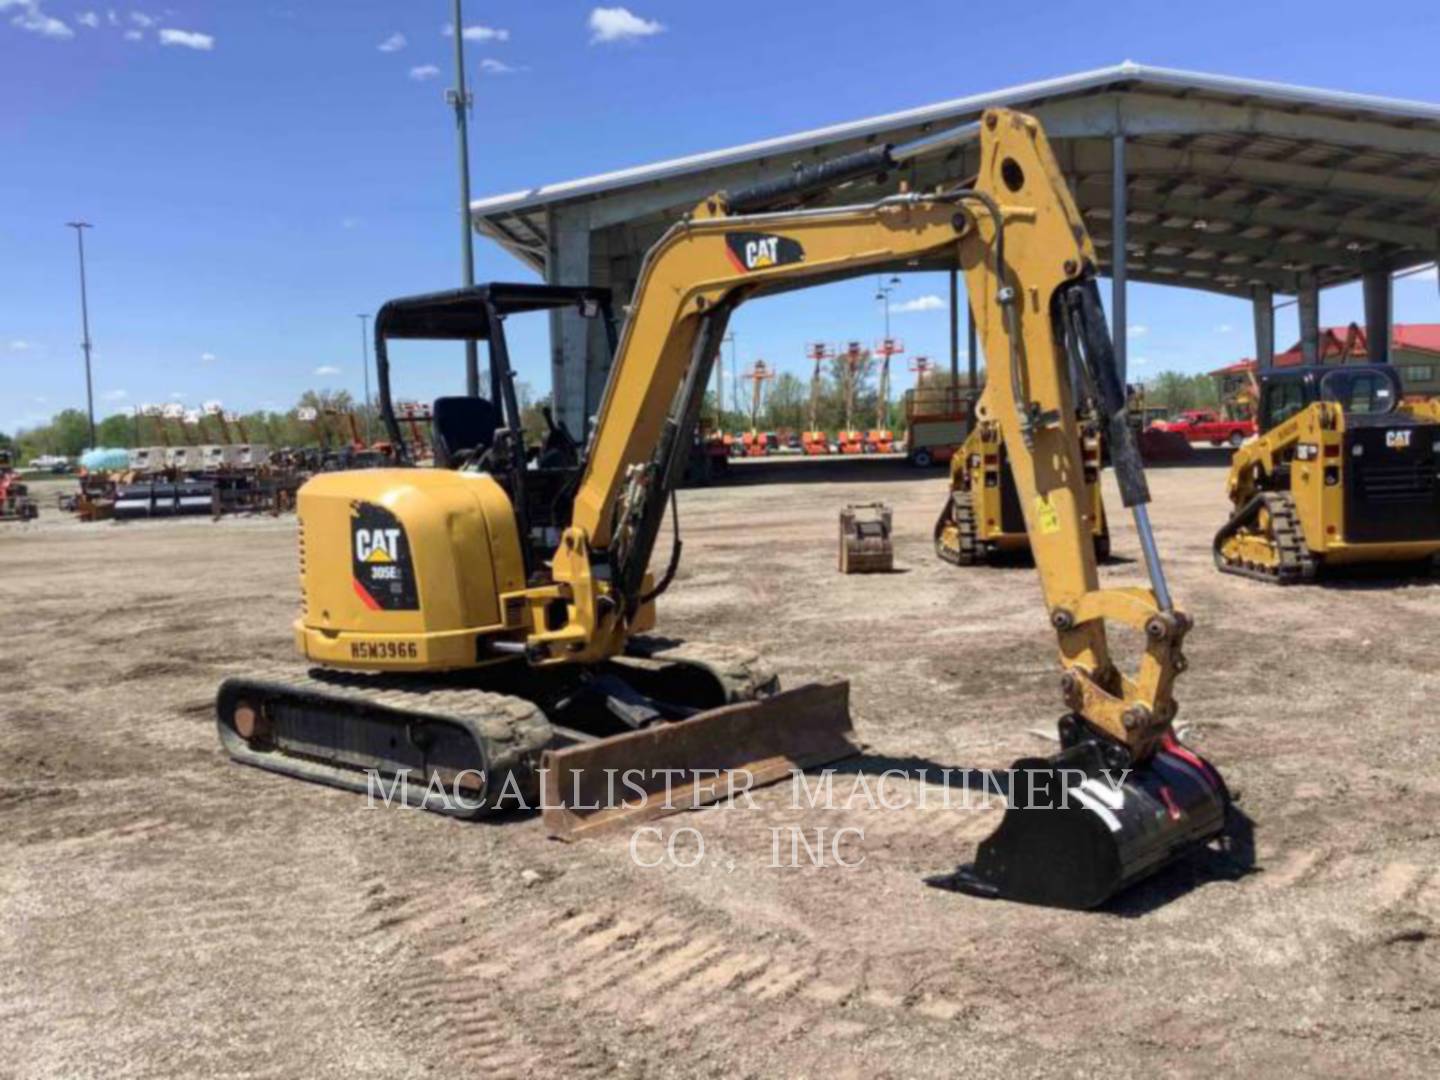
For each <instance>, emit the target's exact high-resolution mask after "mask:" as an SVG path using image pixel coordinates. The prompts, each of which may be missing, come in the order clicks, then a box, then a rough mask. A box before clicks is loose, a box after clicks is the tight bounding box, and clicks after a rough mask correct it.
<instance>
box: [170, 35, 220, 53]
mask: <svg viewBox="0 0 1440 1080" xmlns="http://www.w3.org/2000/svg"><path fill="white" fill-rule="evenodd" d="M160 44H161V45H179V46H180V47H181V48H183V49H198V50H199V51H200V52H209V51H210V50H211V49H213V48H215V39H214V37H212V36H211V35H209V34H202V33H199V32H198V31H195V30H161V31H160Z"/></svg>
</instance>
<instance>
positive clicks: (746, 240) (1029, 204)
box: [531, 110, 1226, 907]
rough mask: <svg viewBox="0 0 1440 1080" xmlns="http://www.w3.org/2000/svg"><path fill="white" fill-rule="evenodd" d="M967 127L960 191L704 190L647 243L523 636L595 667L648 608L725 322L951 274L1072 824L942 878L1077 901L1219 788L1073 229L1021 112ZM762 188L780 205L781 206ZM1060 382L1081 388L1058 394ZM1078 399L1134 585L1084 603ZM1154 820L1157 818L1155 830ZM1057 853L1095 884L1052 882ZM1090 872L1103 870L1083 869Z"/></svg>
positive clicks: (1181, 831)
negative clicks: (1194, 710) (1054, 655)
mask: <svg viewBox="0 0 1440 1080" xmlns="http://www.w3.org/2000/svg"><path fill="white" fill-rule="evenodd" d="M966 134H967V136H968V137H976V138H978V139H979V141H980V172H979V175H978V176H977V177H976V179H975V181H974V183H973V184H972V185H970V186H966V187H961V188H955V189H951V190H946V191H937V192H932V193H925V194H919V193H907V194H902V195H898V196H893V197H890V198H887V199H883V200H881V201H879V202H877V203H874V204H871V205H866V206H854V207H839V208H834V209H812V210H793V211H784V212H777V213H758V214H735V213H734V212H733V210H734V208H735V207H736V206H740V207H745V206H747V205H753V203H754V202H755V201H757V199H759V198H760V197H759V196H756V195H755V194H753V193H751V194H747V195H742V196H737V197H735V198H727V197H725V196H724V195H716V196H713V197H711V198H710V199H707V200H705V201H704V202H702V203H701V204H700V205H699V206H697V207H696V208H695V210H694V211H693V212H692V213H691V214H690V215H688V216H687V217H686V218H685V220H683V221H682V222H681V223H680V224H678V225H676V226H675V227H673V228H672V229H671V230H670V231H669V232H668V233H666V235H665V236H664V237H662V238H661V240H660V241H659V242H658V243H657V244H656V245H655V247H654V248H652V249H651V251H650V253H649V255H648V256H647V258H646V261H645V264H644V267H643V268H642V271H641V274H640V279H639V281H638V283H637V285H636V289H635V294H634V301H633V304H632V311H633V314H632V316H631V318H630V321H629V322H628V323H627V325H626V328H625V332H624V335H623V336H622V338H621V340H620V345H619V350H618V354H617V357H616V362H615V365H614V369H613V373H612V376H611V379H610V382H609V385H608V387H607V392H606V395H605V399H604V402H603V404H602V406H601V410H600V417H599V425H598V428H597V431H596V436H595V442H594V446H593V448H592V452H591V455H590V457H589V460H588V462H587V464H586V469H585V473H584V476H583V477H582V479H581V483H580V486H579V488H578V490H577V494H576V500H575V516H574V522H573V526H572V528H571V529H570V530H569V531H568V532H567V534H566V543H565V544H564V545H562V555H561V557H559V558H557V560H556V564H555V576H556V579H557V582H561V583H563V584H564V586H565V587H566V588H567V589H568V591H569V594H570V595H571V596H572V597H573V598H574V602H573V604H572V606H571V611H572V612H573V615H574V617H573V619H572V620H571V621H569V622H567V624H566V625H565V626H564V627H562V628H559V629H557V630H554V631H549V632H546V633H541V634H538V635H535V636H534V637H533V638H532V639H531V640H532V644H533V645H538V646H542V647H545V648H548V649H551V650H552V654H551V655H552V658H558V656H559V655H560V654H561V650H568V652H569V654H570V655H572V656H579V657H582V658H583V657H585V656H602V655H605V654H606V653H607V652H609V651H611V650H614V649H615V648H617V647H618V646H619V644H620V643H621V642H623V640H624V637H625V629H624V625H625V621H626V620H627V619H628V618H632V617H636V616H637V615H638V614H639V609H640V607H642V606H643V604H644V603H646V602H648V600H649V599H650V598H651V597H650V596H649V595H646V596H643V597H642V596H637V591H638V590H639V589H640V588H641V587H642V582H643V580H644V579H643V573H644V569H645V567H647V566H648V564H649V560H650V555H651V553H652V550H653V545H654V541H655V536H656V532H657V531H658V528H659V523H660V514H661V513H662V512H663V510H664V508H665V506H666V500H667V499H668V497H669V494H670V492H671V491H672V490H673V486H674V481H675V478H676V475H677V473H676V465H677V463H676V459H675V458H676V454H677V452H678V451H679V450H680V449H681V448H683V447H687V446H688V444H689V438H690V432H691V431H692V430H693V427H694V423H695V419H696V417H697V416H698V410H699V403H700V397H701V395H702V394H703V392H704V388H705V386H706V385H707V383H708V380H709V375H710V365H711V364H712V363H713V361H714V357H715V355H716V352H717V350H718V348H719V343H720V341H721V339H722V338H723V336H724V333H725V326H726V320H727V319H728V317H729V315H730V313H731V311H733V310H734V308H735V307H736V306H738V305H739V304H740V303H742V302H744V301H746V300H749V299H752V298H754V297H757V296H763V295H765V294H767V293H770V292H777V291H781V290H785V289H792V288H796V287H798V286H800V285H803V284H806V283H813V282H819V281H827V280H834V279H836V278H838V277H844V276H854V275H858V274H863V273H866V272H870V271H873V270H876V269H881V268H885V267H893V266H897V265H906V264H915V263H919V262H922V261H925V260H930V261H931V262H935V261H945V260H949V261H953V262H956V263H958V265H959V266H960V268H961V270H962V271H963V273H964V276H965V281H966V285H967V288H968V290H969V293H970V296H971V305H972V308H973V309H974V311H975V316H976V321H977V326H978V331H979V334H980V339H981V342H982V345H983V349H984V353H985V355H986V357H987V358H988V363H989V378H988V381H987V384H986V390H985V394H984V395H983V397H982V398H981V400H980V403H979V406H978V410H977V411H978V416H979V419H980V420H981V421H982V422H993V423H996V424H998V425H999V427H1000V429H1001V431H1002V433H1003V437H1004V441H1005V444H1006V445H1007V447H1009V448H1010V467H1011V469H1012V471H1013V475H1014V480H1015V484H1016V488H1017V492H1018V495H1019V499H1020V503H1021V507H1022V510H1023V513H1024V519H1025V527H1026V531H1027V533H1028V534H1029V538H1030V545H1031V549H1032V551H1033V553H1034V556H1035V563H1036V566H1037V568H1038V570H1039V574H1040V581H1041V586H1042V591H1043V595H1044V599H1045V604H1046V609H1047V612H1048V614H1049V620H1050V623H1051V625H1052V627H1053V628H1054V630H1055V632H1056V635H1057V638H1058V645H1059V651H1060V660H1061V667H1062V676H1061V681H1060V685H1061V692H1062V697H1063V699H1064V702H1065V705H1066V708H1067V709H1068V710H1069V711H1068V713H1067V714H1066V716H1065V717H1064V719H1063V720H1062V722H1061V739H1062V746H1063V750H1062V755H1061V757H1060V759H1057V761H1056V762H1053V763H1048V764H1045V765H1043V766H1039V765H1036V764H1035V763H1034V762H1029V763H1027V769H1029V770H1031V771H1034V770H1035V769H1037V768H1042V769H1043V770H1047V771H1048V772H1047V775H1050V774H1053V776H1054V777H1055V778H1056V779H1057V781H1059V782H1060V784H1061V788H1062V789H1063V791H1064V792H1065V793H1066V794H1067V795H1068V794H1069V793H1071V792H1074V794H1075V798H1074V799H1073V800H1071V801H1070V805H1071V806H1074V807H1078V808H1079V809H1078V810H1075V811H1074V812H1073V813H1071V814H1070V815H1069V816H1065V815H1057V814H1050V815H1042V813H1041V811H1040V810H1038V809H1037V810H1031V809H1013V810H1011V811H1010V813H1008V814H1007V817H1006V823H1005V825H1003V826H1002V828H1001V830H1000V832H999V833H997V835H996V836H995V837H992V838H991V840H990V841H987V843H986V845H982V848H981V854H980V858H979V859H978V860H977V863H976V865H975V866H974V867H972V868H969V869H968V870H966V871H965V872H963V873H962V874H961V875H960V876H959V877H958V878H957V879H956V883H957V884H958V885H960V886H962V887H966V888H970V889H972V890H973V891H977V892H982V893H987V894H996V895H1006V896H1011V897H1013V898H1016V899H1021V900H1033V901H1037V902H1045V903H1058V904H1068V905H1070V906H1078V907H1086V906H1092V905H1093V904H1096V903H1099V902H1101V901H1103V900H1104V899H1105V898H1106V897H1108V896H1109V895H1112V894H1113V893H1114V892H1115V891H1116V890H1118V889H1119V888H1122V887H1123V886H1124V885H1125V884H1127V883H1128V882H1129V881H1132V880H1134V879H1135V878H1136V877H1137V876H1143V875H1144V874H1145V873H1148V872H1150V870H1152V869H1154V868H1155V866H1157V865H1160V864H1163V863H1164V862H1166V861H1168V860H1169V859H1170V858H1172V857H1174V855H1176V854H1177V853H1179V852H1181V851H1184V850H1186V849H1188V848H1189V847H1190V846H1192V845H1193V844H1195V843H1197V842H1201V841H1203V840H1206V839H1209V838H1210V837H1213V836H1215V835H1216V834H1218V833H1219V832H1220V830H1221V828H1222V826H1223V821H1224V815H1225V807H1226V795H1225V793H1224V788H1223V785H1222V784H1221V783H1220V782H1219V778H1218V776H1217V775H1216V774H1215V773H1214V771H1213V770H1212V769H1210V768H1209V767H1208V766H1207V765H1205V764H1204V763H1203V762H1200V761H1199V759H1198V758H1195V757H1194V755H1193V754H1190V753H1189V751H1186V750H1184V749H1183V748H1182V747H1180V746H1179V745H1178V743H1177V742H1176V740H1175V736H1174V734H1173V730H1172V726H1171V722H1172V720H1173V718H1174V715H1175V711H1176V705H1175V701H1174V697H1173V687H1174V680H1175V677H1176V676H1177V675H1178V674H1179V673H1180V672H1181V671H1182V670H1183V668H1184V663H1185V661H1184V657H1183V654H1182V652H1181V646H1182V644H1183V641H1184V638H1185V634H1186V633H1187V631H1188V630H1189V628H1190V620H1189V618H1188V617H1187V616H1186V615H1185V614H1184V613H1183V612H1181V611H1179V610H1178V609H1177V608H1176V607H1175V606H1174V603H1173V601H1172V599H1171V596H1170V593H1169V589H1168V586H1167V584H1166V581H1165V576H1164V571H1163V568H1162V566H1161V564H1160V558H1159V553H1158V550H1157V548H1156V545H1155V540H1154V535H1153V532H1152V530H1151V527H1150V522H1149V518H1148V514H1147V510H1146V504H1147V503H1148V501H1149V492H1148V489H1147V487H1146V483H1145V476H1144V470H1143V468H1142V466H1141V463H1140V457H1139V452H1138V449H1137V448H1136V445H1135V440H1134V435H1133V433H1132V431H1131V430H1130V427H1129V425H1128V422H1127V417H1126V410H1125V393H1124V386H1123V383H1122V380H1121V379H1120V376H1119V373H1118V369H1117V367H1116V364H1115V358H1114V351H1113V347H1112V344H1111V341H1110V337H1109V332H1108V330H1107V328H1106V324H1105V320H1104V313H1103V310H1102V308H1101V304H1100V299H1099V292H1098V288H1097V285H1096V272H1097V260H1096V257H1095V252H1094V248H1093V246H1092V244H1091V241H1090V238H1089V235H1088V233H1087V232H1086V230H1085V227H1084V222H1083V219H1082V218H1081V215H1080V212H1079V210H1078V208H1077V207H1076V205H1075V202H1074V200H1073V198H1072V197H1071V195H1070V192H1069V189H1068V187H1067V185H1066V183H1065V180H1064V177H1063V175H1062V174H1061V172H1060V170H1059V166H1058V164H1057V163H1056V161H1055V158H1054V156H1053V154H1052V153H1051V151H1050V148H1049V145H1048V142H1047V141H1046V139H1045V136H1044V133H1043V131H1042V130H1041V128H1040V126H1039V124H1038V123H1037V122H1036V121H1035V120H1034V119H1033V118H1030V117H1028V116H1024V115H1021V114H1018V113H1013V112H1009V111H1006V110H992V111H990V112H987V113H986V114H985V116H984V118H983V120H982V122H981V123H980V124H979V125H978V126H977V127H976V128H975V129H974V130H973V131H971V132H968V133H966ZM798 183H803V178H802V179H800V180H797V184H798ZM792 192H793V188H792ZM769 195H770V196H771V197H775V198H782V197H784V195H785V191H784V189H783V188H781V189H777V190H774V191H772V192H770V193H769ZM1072 370H1073V371H1075V372H1078V373H1079V374H1080V377H1081V382H1082V383H1083V386H1081V387H1078V388H1077V387H1075V386H1072V385H1071V375H1070V373H1071V371H1072ZM1081 391H1083V393H1084V394H1085V396H1087V397H1088V398H1089V399H1091V400H1092V401H1093V402H1094V403H1095V407H1096V409H1098V411H1099V414H1100V416H1101V418H1102V422H1103V424H1104V426H1105V436H1106V438H1107V440H1108V442H1109V445H1110V450H1111V457H1112V462H1113V464H1114V468H1115V473H1116V478H1117V481H1118V484H1119V487H1120V492H1121V496H1122V500H1123V502H1124V504H1125V506H1126V507H1128V508H1129V509H1130V510H1131V512H1132V514H1133V516H1134V519H1135V525H1136V530H1137V532H1138V534H1139V537H1140V542H1141V547H1142V551H1143V554H1144V560H1145V566H1146V569H1147V572H1148V582H1147V584H1146V585H1137V586H1129V587H1118V588H1117V587H1107V588H1102V587H1101V586H1100V583H1099V578H1098V573H1097V570H1096V556H1095V546H1094V541H1093V526H1092V522H1091V513H1090V507H1089V501H1088V498H1087V487H1086V484H1085V461H1084V458H1083V453H1082V445H1083V443H1082V439H1083V433H1082V431H1081V428H1080V426H1079V422H1078V420H1077V407H1076V406H1077V396H1078V394H1079V393H1080V392H1081ZM597 567H604V570H603V571H601V572H598V573H597ZM1107 623H1116V624H1120V625H1123V626H1126V627H1128V628H1130V629H1132V630H1134V631H1137V632H1138V633H1139V636H1140V638H1141V640H1143V642H1144V647H1143V653H1142V655H1141V657H1140V660H1139V666H1138V670H1136V671H1135V672H1133V673H1131V674H1125V673H1122V672H1121V671H1120V670H1119V668H1118V667H1117V666H1116V664H1115V662H1114V660H1113V658H1112V655H1111V651H1110V642H1109V639H1108V637H1107V633H1106V626H1107ZM1192 762H1193V763H1192ZM1106 770H1117V771H1118V772H1119V773H1120V774H1123V775H1124V776H1125V777H1126V779H1123V780H1120V781H1118V782H1117V783H1116V785H1115V786H1114V787H1113V788H1112V789H1111V790H1109V791H1101V790H1100V789H1099V788H1098V786H1097V785H1098V784H1099V783H1100V776H1099V774H1101V773H1103V772H1105V771H1106ZM1067 777H1068V778H1069V779H1068V780H1067ZM1157 777H1160V778H1159V779H1157ZM1087 785H1088V787H1087ZM1156 806H1159V807H1161V808H1162V810H1163V813H1162V814H1160V816H1159V817H1158V818H1157V817H1156V815H1155V813H1154V811H1155V807H1156ZM1047 818H1048V819H1050V822H1051V823H1049V824H1047ZM1156 821H1160V822H1161V824H1159V825H1157V824H1155V822H1156ZM1167 823H1168V824H1167ZM1082 839H1083V840H1084V841H1085V843H1084V844H1082V843H1081V840H1082ZM1062 855H1063V856H1064V857H1065V858H1066V859H1071V860H1073V859H1075V858H1079V859H1080V860H1081V861H1082V862H1085V863H1086V864H1087V865H1088V866H1090V867H1091V869H1092V870H1094V871H1095V872H1094V873H1092V874H1090V875H1089V876H1088V877H1087V876H1086V875H1082V874H1079V873H1069V874H1067V875H1056V874H1054V873H1052V872H1051V868H1052V867H1053V866H1054V865H1055V862H1054V860H1055V859H1056V858H1058V857H1060V856H1062ZM1101 866H1103V867H1105V868H1106V869H1104V870H1096V868H1097V867H1101Z"/></svg>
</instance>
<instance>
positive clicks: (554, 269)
mask: <svg viewBox="0 0 1440 1080" xmlns="http://www.w3.org/2000/svg"><path fill="white" fill-rule="evenodd" d="M549 231H550V245H551V250H550V258H549V259H548V260H547V267H546V270H547V272H546V275H545V279H546V281H547V282H548V283H549V284H551V285H589V284H593V282H592V281H591V280H590V278H591V274H590V222H589V216H588V214H587V213H586V212H585V209H584V207H581V208H579V209H578V210H577V209H575V208H571V207H564V208H561V209H557V210H554V211H552V212H551V214H550V230H549ZM592 321H593V320H590V319H586V318H585V317H584V316H582V315H581V314H580V313H579V312H577V311H573V310H570V309H562V310H559V311H552V312H551V313H550V343H551V391H552V395H553V401H554V405H555V414H556V418H557V419H558V420H560V421H561V422H563V423H564V424H565V426H566V427H568V428H569V429H570V432H571V434H573V435H574V436H575V437H576V438H577V439H579V440H580V441H581V442H584V440H585V436H586V434H587V433H588V427H587V425H588V421H589V419H590V411H589V401H588V397H589V395H588V394H587V386H586V384H587V382H588V374H589V369H590V353H591V337H592V335H591V327H590V323H591V322H592Z"/></svg>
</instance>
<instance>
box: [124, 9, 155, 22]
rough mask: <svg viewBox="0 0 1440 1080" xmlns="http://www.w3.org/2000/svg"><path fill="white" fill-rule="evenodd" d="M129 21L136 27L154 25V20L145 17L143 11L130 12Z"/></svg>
mask: <svg viewBox="0 0 1440 1080" xmlns="http://www.w3.org/2000/svg"><path fill="white" fill-rule="evenodd" d="M130 21H131V22H133V23H134V24H135V25H136V26H154V25H155V20H154V19H153V18H152V17H151V16H149V15H146V14H145V13H144V12H143V11H132V12H130Z"/></svg>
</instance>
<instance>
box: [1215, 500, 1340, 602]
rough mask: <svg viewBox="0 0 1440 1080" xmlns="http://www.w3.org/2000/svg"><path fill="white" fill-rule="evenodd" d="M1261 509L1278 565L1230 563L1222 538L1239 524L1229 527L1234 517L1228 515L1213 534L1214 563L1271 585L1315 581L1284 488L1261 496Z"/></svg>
mask: <svg viewBox="0 0 1440 1080" xmlns="http://www.w3.org/2000/svg"><path fill="white" fill-rule="evenodd" d="M1260 498H1261V501H1262V503H1263V506H1264V509H1265V510H1266V512H1268V513H1269V515H1270V536H1269V541H1270V544H1271V546H1272V547H1273V548H1275V551H1276V555H1277V557H1278V560H1279V561H1278V565H1277V566H1276V567H1275V568H1274V569H1273V570H1272V569H1270V568H1269V567H1251V566H1244V565H1242V564H1240V563H1237V562H1232V561H1230V560H1229V559H1228V558H1226V556H1225V554H1224V553H1223V551H1222V548H1223V545H1224V542H1225V540H1227V539H1229V535H1227V534H1230V533H1232V532H1238V531H1239V528H1240V527H1243V525H1242V526H1240V527H1237V528H1234V529H1233V530H1232V528H1231V526H1232V525H1234V523H1235V519H1234V518H1231V520H1230V522H1229V523H1227V526H1226V528H1224V529H1221V530H1220V532H1219V533H1217V534H1216V537H1215V547H1214V555H1215V565H1216V567H1217V568H1218V569H1219V570H1221V571H1222V572H1223V573H1226V574H1236V575H1238V576H1240V577H1248V578H1253V579H1254V580H1256V581H1266V582H1270V583H1271V584H1275V585H1294V584H1297V583H1303V582H1310V581H1314V580H1315V571H1316V562H1315V557H1314V556H1313V555H1311V554H1310V549H1309V548H1308V547H1306V546H1305V537H1304V536H1303V535H1302V533H1301V531H1300V523H1299V518H1298V515H1297V514H1296V512H1295V500H1294V498H1293V497H1292V496H1291V495H1290V493H1289V492H1287V491H1274V492H1267V493H1265V494H1263V495H1261V497H1260Z"/></svg>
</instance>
